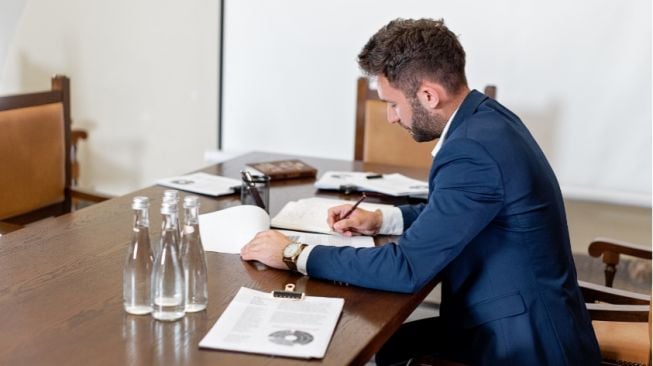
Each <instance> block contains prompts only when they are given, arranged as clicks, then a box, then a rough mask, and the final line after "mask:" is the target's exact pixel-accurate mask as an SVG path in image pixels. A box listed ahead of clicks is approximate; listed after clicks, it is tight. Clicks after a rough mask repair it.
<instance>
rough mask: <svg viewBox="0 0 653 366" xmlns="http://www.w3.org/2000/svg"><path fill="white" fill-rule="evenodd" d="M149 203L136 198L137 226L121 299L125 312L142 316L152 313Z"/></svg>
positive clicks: (130, 245)
mask: <svg viewBox="0 0 653 366" xmlns="http://www.w3.org/2000/svg"><path fill="white" fill-rule="evenodd" d="M149 208H150V200H149V199H148V198H147V197H142V196H139V197H134V199H133V200H132V209H133V210H134V225H133V231H132V240H131V243H130V244H129V249H128V251H127V256H126V258H125V267H124V269H123V280H122V281H123V282H122V289H123V290H122V295H123V306H124V308H125V311H126V312H128V313H130V314H136V315H142V314H149V313H150V312H152V298H151V296H152V293H151V290H152V289H151V274H152V261H153V259H152V248H151V247H150V220H149Z"/></svg>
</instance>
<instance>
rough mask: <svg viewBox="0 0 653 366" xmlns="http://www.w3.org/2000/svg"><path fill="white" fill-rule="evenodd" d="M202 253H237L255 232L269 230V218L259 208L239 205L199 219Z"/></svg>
mask: <svg viewBox="0 0 653 366" xmlns="http://www.w3.org/2000/svg"><path fill="white" fill-rule="evenodd" d="M199 224H200V235H201V236H202V245H203V246H204V250H205V251H209V252H219V253H235V254H238V253H240V248H242V247H243V246H244V245H245V244H247V243H248V242H249V241H250V240H252V239H253V238H254V236H255V235H256V233H258V232H261V231H265V230H269V229H270V216H268V214H267V212H265V210H263V209H262V208H260V207H258V206H254V205H241V206H234V207H229V208H225V209H223V210H218V211H214V212H211V213H206V214H202V215H200V216H199Z"/></svg>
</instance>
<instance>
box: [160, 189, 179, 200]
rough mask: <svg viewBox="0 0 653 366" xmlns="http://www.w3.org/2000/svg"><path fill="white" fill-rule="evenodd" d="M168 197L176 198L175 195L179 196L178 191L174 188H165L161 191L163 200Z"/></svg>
mask: <svg viewBox="0 0 653 366" xmlns="http://www.w3.org/2000/svg"><path fill="white" fill-rule="evenodd" d="M168 197H172V198H174V199H177V197H179V191H178V190H176V189H166V190H165V191H163V199H164V200H165V199H166V198H168Z"/></svg>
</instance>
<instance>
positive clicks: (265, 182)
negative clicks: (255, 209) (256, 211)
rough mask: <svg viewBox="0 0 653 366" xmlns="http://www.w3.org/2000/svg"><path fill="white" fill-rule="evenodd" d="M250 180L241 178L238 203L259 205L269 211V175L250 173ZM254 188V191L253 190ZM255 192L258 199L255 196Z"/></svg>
mask: <svg viewBox="0 0 653 366" xmlns="http://www.w3.org/2000/svg"><path fill="white" fill-rule="evenodd" d="M250 176H251V181H248V180H246V179H244V178H243V179H242V182H241V185H240V203H241V204H243V205H254V206H259V207H260V206H261V205H260V203H262V204H263V206H264V207H263V208H264V209H265V211H266V212H267V213H270V177H269V176H267V175H250ZM253 190H255V191H256V192H253ZM256 194H258V197H259V198H260V201H259V200H258V199H257V198H256Z"/></svg>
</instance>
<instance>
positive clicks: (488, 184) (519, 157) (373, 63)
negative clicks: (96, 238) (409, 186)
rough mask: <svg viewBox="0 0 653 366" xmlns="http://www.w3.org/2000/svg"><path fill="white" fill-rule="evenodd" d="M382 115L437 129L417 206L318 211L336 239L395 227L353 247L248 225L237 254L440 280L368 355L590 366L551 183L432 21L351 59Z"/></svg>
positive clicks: (525, 137)
mask: <svg viewBox="0 0 653 366" xmlns="http://www.w3.org/2000/svg"><path fill="white" fill-rule="evenodd" d="M358 62H359V65H360V66H361V68H362V69H363V71H365V72H366V73H367V74H368V75H370V76H374V77H377V79H378V92H379V96H380V97H381V98H382V99H383V100H385V101H386V102H387V103H388V112H387V113H388V120H389V122H391V123H397V124H399V125H401V126H403V127H404V128H405V129H406V130H407V131H409V132H410V133H411V134H412V136H413V137H414V139H415V140H416V141H417V142H422V141H430V140H433V139H436V138H440V140H439V141H438V143H437V145H436V147H435V149H434V151H433V155H434V160H433V164H432V166H431V170H430V173H429V198H428V202H427V203H425V204H420V205H414V206H400V207H398V208H394V209H393V210H387V211H385V212H382V211H375V212H370V211H365V210H362V209H356V210H355V211H354V212H353V213H352V214H351V215H350V216H348V217H345V216H346V212H347V211H348V210H349V209H350V208H351V206H350V205H343V206H338V207H335V208H332V209H330V210H329V219H328V221H329V224H330V225H331V227H332V228H333V229H334V230H335V231H337V232H340V233H343V234H345V235H353V234H367V235H373V234H377V233H385V234H401V237H400V239H399V240H398V242H397V243H390V244H387V245H384V246H381V247H375V248H363V249H360V248H359V249H356V248H351V247H345V248H339V247H328V246H307V245H304V244H301V243H292V242H291V241H290V239H288V238H287V237H285V236H283V235H282V234H280V233H278V232H276V231H267V232H263V233H259V234H258V235H257V236H256V237H255V238H254V239H253V240H252V241H251V242H250V243H248V244H247V245H246V246H245V247H244V248H243V250H242V252H241V256H242V258H243V259H245V260H251V259H256V260H260V261H262V262H264V263H266V264H268V265H270V266H272V267H276V268H290V269H293V270H299V271H300V272H302V273H304V274H308V275H310V276H312V277H316V278H324V279H330V280H335V281H341V282H346V283H350V284H354V285H358V286H363V287H369V288H375V289H381V290H388V291H398V292H414V291H418V290H419V289H420V288H421V287H422V286H423V285H424V284H426V283H427V282H429V281H431V280H432V279H433V278H434V277H435V276H436V275H439V276H440V277H441V278H442V304H441V309H440V316H439V317H438V318H433V319H426V320H422V321H418V322H413V323H408V324H405V325H404V326H402V328H400V330H399V331H398V332H397V333H396V334H395V335H394V336H393V337H392V338H391V339H390V340H389V342H388V343H386V345H385V346H384V348H383V349H382V350H381V351H380V352H379V353H378V354H377V363H378V364H383V365H385V364H405V363H406V362H407V361H408V360H409V359H411V358H414V357H419V356H424V355H435V356H437V357H441V358H445V359H450V360H454V361H458V362H463V363H466V364H474V365H596V364H599V363H600V353H599V348H598V345H597V342H596V338H595V335H594V331H593V330H592V325H591V321H590V318H589V315H588V313H587V311H586V309H585V304H584V301H583V298H582V296H581V293H580V290H579V288H578V285H577V280H576V272H575V269H574V262H573V259H572V255H571V248H570V244H569V234H568V231H567V222H566V217H565V210H564V206H563V201H562V195H561V193H560V188H559V186H558V183H557V181H556V178H555V175H554V173H553V170H552V169H551V167H550V166H549V164H548V162H547V160H546V158H545V156H544V154H543V153H542V151H541V150H540V148H539V147H538V145H537V143H536V142H535V140H534V139H533V137H532V136H531V134H530V133H529V132H528V130H527V129H526V127H525V126H524V124H523V123H522V122H521V121H520V119H519V118H518V117H517V116H516V115H515V114H513V113H512V112H510V111H509V110H508V109H506V108H505V107H503V106H502V105H501V104H499V103H497V102H496V101H495V100H492V99H490V98H488V97H487V96H485V95H483V94H481V93H479V92H478V91H476V90H471V91H470V90H469V88H468V86H467V81H466V77H465V70H464V69H465V51H464V50H463V48H462V46H461V45H460V43H459V42H458V39H457V37H456V36H455V35H454V34H453V33H452V32H451V31H450V30H449V29H448V28H447V27H446V26H445V25H444V23H443V22H442V21H434V20H430V19H420V20H402V19H397V20H394V21H391V22H390V23H389V24H387V25H386V26H384V27H383V28H381V29H380V30H379V31H378V32H377V33H376V34H375V35H374V36H373V37H372V38H371V39H370V40H369V41H368V43H367V44H366V46H365V47H364V48H363V50H362V51H361V53H360V55H359V61H358Z"/></svg>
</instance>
